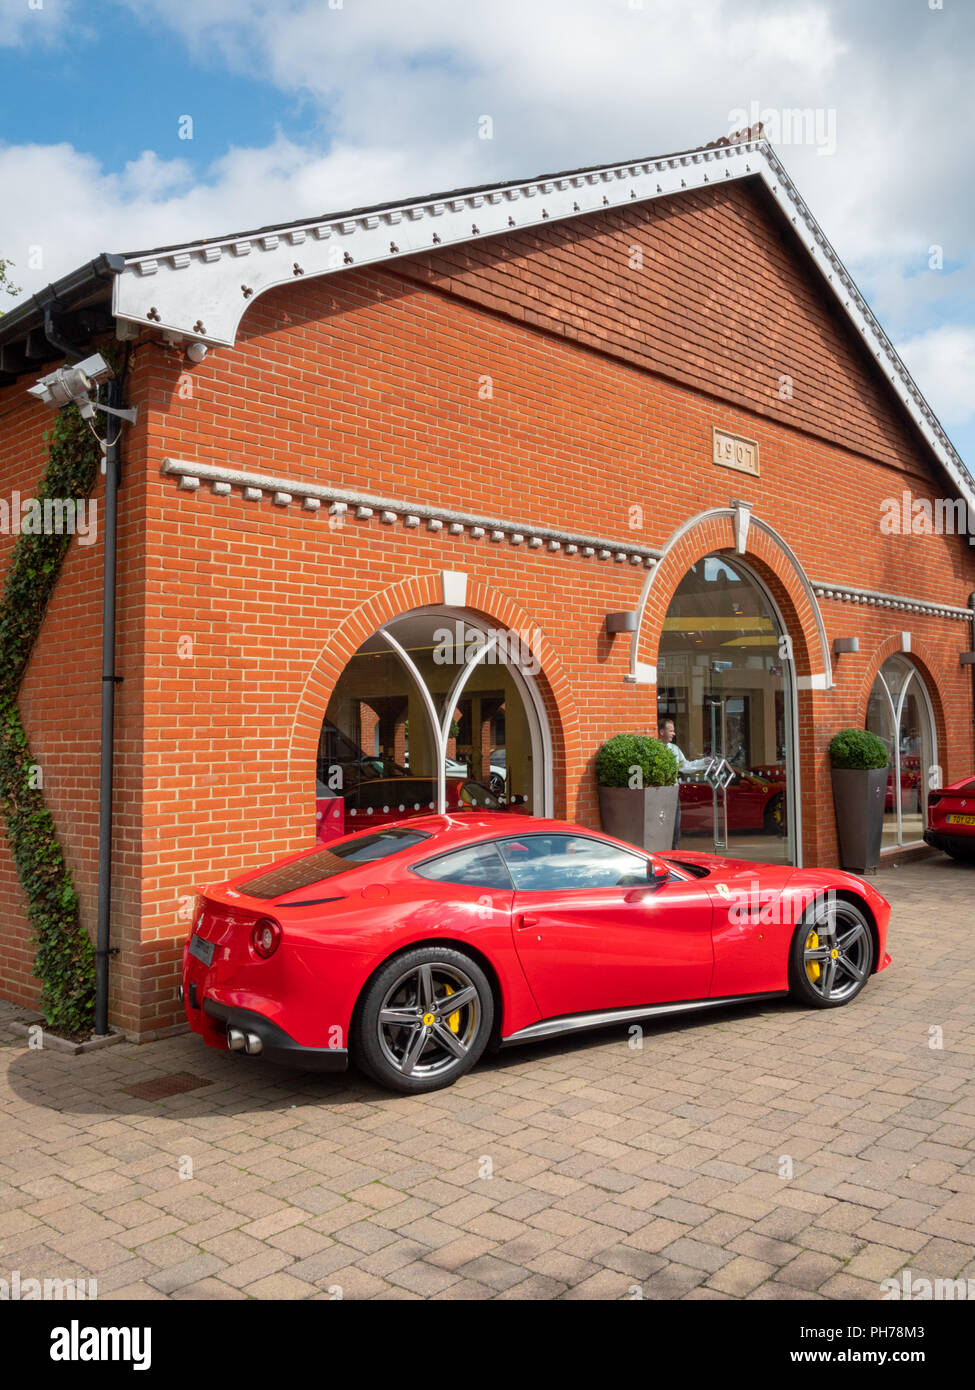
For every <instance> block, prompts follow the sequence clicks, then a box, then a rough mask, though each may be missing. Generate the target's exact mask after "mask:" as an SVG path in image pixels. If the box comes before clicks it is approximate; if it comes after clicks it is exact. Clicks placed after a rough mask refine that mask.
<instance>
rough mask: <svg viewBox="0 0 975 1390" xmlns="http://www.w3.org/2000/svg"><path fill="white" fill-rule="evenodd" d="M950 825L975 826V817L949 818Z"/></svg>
mask: <svg viewBox="0 0 975 1390" xmlns="http://www.w3.org/2000/svg"><path fill="white" fill-rule="evenodd" d="M948 824H949V825H975V816H949V817H948Z"/></svg>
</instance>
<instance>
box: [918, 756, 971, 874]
mask: <svg viewBox="0 0 975 1390" xmlns="http://www.w3.org/2000/svg"><path fill="white" fill-rule="evenodd" d="M924 838H925V840H926V841H927V843H928V844H929V845H933V846H934V847H935V849H943V850H944V851H945V853H946V854H950V855H951V857H952V858H953V859H972V860H975V777H963V778H962V780H961V781H960V782H952V784H951V786H950V787H941V788H940V789H939V790H938V791H934V792H928V824H927V828H926V830H925V831H924Z"/></svg>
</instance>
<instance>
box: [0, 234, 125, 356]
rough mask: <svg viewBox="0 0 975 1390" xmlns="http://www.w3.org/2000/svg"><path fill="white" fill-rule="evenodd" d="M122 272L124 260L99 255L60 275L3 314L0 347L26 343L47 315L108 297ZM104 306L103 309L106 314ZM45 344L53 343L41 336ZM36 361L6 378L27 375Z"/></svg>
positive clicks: (70, 310) (115, 256) (59, 350)
mask: <svg viewBox="0 0 975 1390" xmlns="http://www.w3.org/2000/svg"><path fill="white" fill-rule="evenodd" d="M124 268H125V258H124V257H123V256H118V255H115V254H111V253H108V252H103V253H102V254H101V255H100V256H96V257H95V258H94V260H91V261H88V262H87V263H86V264H85V265H83V266H80V267H78V269H77V270H73V271H71V272H70V273H69V274H68V275H64V276H62V277H61V279H60V280H54V281H53V282H52V283H51V284H49V285H45V286H44V287H43V288H42V289H39V290H38V291H37V292H36V293H35V294H33V295H31V297H30V299H25V300H23V301H22V302H21V303H19V304H17V305H16V306H15V307H14V308H13V309H9V310H6V311H5V312H4V314H3V317H2V318H0V347H7V346H10V345H11V344H13V343H15V342H18V341H20V340H23V339H26V338H27V336H28V334H30V333H32V332H33V331H34V330H36V329H41V330H43V329H44V321H45V315H46V314H48V313H62V314H67V313H71V312H72V310H74V309H77V308H81V307H83V306H84V305H85V304H87V303H90V302H91V300H92V299H93V298H94V297H96V296H97V295H98V293H99V292H102V294H103V296H104V297H106V298H107V297H108V296H109V292H110V288H111V284H112V282H113V281H114V280H115V278H116V277H117V276H118V275H120V274H121V273H122V270H123V269H124ZM107 311H108V305H106V312H107ZM45 337H46V338H47V341H48V342H51V343H52V346H53V340H52V339H51V338H50V337H48V335H47V334H45ZM63 350H64V349H62V348H57V349H56V350H55V351H52V353H51V357H52V358H53V357H55V356H60V354H61V352H62V351H63ZM40 360H41V359H39V358H33V359H31V360H30V361H28V362H25V363H24V365H23V366H22V367H20V368H19V369H18V370H17V371H16V372H15V371H11V370H10V369H6V371H5V374H6V375H10V376H12V375H27V374H29V373H30V372H31V371H32V370H33V369H34V366H35V364H36V362H38V361H40Z"/></svg>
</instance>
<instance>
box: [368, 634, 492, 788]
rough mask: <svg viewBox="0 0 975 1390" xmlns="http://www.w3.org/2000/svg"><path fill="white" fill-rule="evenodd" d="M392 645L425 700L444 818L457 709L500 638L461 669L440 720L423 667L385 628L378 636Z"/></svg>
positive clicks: (479, 648)
mask: <svg viewBox="0 0 975 1390" xmlns="http://www.w3.org/2000/svg"><path fill="white" fill-rule="evenodd" d="M378 635H379V636H380V637H381V638H382V639H383V641H384V642H386V643H387V644H388V646H390V647H392V649H393V651H394V652H395V653H396V655H397V656H398V657H399V659H400V661H401V662H402V663H403V665H404V666H405V667H406V669H407V671H408V672H409V674H410V679H411V680H412V681H413V684H414V685H415V686H416V689H417V693H418V695H419V696H420V698H421V700H422V701H423V707H424V709H425V710H426V712H427V716H428V717H429V720H430V729H431V732H432V734H433V743H434V749H435V751H436V754H437V810H438V811H439V812H440V814H441V815H443V813H444V812H445V811H446V809H447V768H446V763H447V739H448V737H449V735H450V723H451V720H452V719H453V717H454V710H455V709H456V708H457V701H458V700H459V699H460V697H461V695H462V694H463V691H464V686H465V685H466V684H467V682H468V681H469V680H470V678H471V675H472V673H473V671H474V668H475V667H476V666H478V665H479V664H480V663H481V662H482V661H483V660H484V658H485V657H486V656H487V654H488V653H489V652H491V651H493V650H494V648H495V646H496V645H497V641H498V639H497V635H495V636H494V637H489V638H488V640H487V641H486V642H485V643H484V644H483V645H481V646H479V647H478V650H477V652H476V653H475V654H474V656H473V657H471V659H470V660H469V661H468V662H466V663H465V665H464V666H462V667H461V669H460V671H459V672H458V673H457V678H456V680H455V681H454V683H453V685H452V686H451V687H450V690H449V692H448V694H447V698H446V700H445V701H444V711H443V718H442V719H438V718H437V707H436V705H435V704H434V703H433V696H432V695H431V694H430V691H429V690H428V689H427V683H426V681H425V680H424V679H423V676H422V674H421V672H420V669H419V667H418V666H417V664H416V662H415V661H414V660H413V658H412V657H411V656H410V654H409V652H408V651H407V650H406V648H405V647H404V646H403V645H402V644H401V643H400V642H398V641H397V640H396V638H395V637H394V636H393V634H392V633H391V632H390V631H389V629H388V627H381V628H380V629H379V634H378Z"/></svg>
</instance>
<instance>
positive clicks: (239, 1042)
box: [227, 1028, 247, 1052]
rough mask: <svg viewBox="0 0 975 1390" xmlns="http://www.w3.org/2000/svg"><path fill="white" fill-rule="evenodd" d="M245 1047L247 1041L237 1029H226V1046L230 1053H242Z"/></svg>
mask: <svg viewBox="0 0 975 1390" xmlns="http://www.w3.org/2000/svg"><path fill="white" fill-rule="evenodd" d="M246 1045H247V1040H246V1039H245V1037H244V1035H243V1033H242V1032H241V1031H240V1029H239V1028H228V1029H227V1046H228V1047H229V1048H230V1050H231V1052H243V1050H244V1048H245V1047H246Z"/></svg>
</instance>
